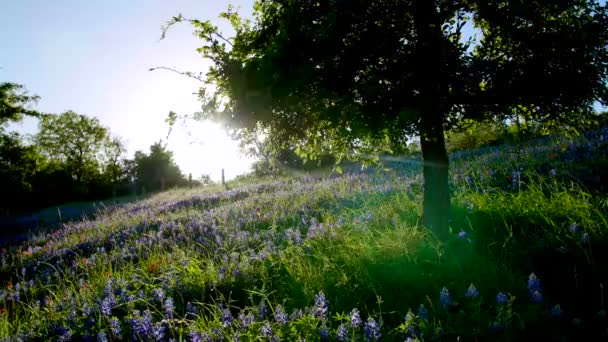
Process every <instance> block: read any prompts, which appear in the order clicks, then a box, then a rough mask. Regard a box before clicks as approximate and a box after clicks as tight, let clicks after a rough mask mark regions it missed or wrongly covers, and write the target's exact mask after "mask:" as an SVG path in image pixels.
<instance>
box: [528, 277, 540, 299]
mask: <svg viewBox="0 0 608 342" xmlns="http://www.w3.org/2000/svg"><path fill="white" fill-rule="evenodd" d="M528 291H530V294H532V293H534V292H535V291H540V279H538V277H537V276H536V274H534V273H530V276H529V277H528Z"/></svg>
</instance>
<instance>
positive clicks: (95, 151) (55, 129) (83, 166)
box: [34, 111, 109, 183]
mask: <svg viewBox="0 0 608 342" xmlns="http://www.w3.org/2000/svg"><path fill="white" fill-rule="evenodd" d="M108 137H109V134H108V129H107V128H105V127H103V126H102V125H101V123H100V122H99V120H97V119H96V118H91V117H87V116H85V115H81V114H77V113H75V112H73V111H67V112H65V113H62V114H60V115H49V116H46V117H44V118H42V120H41V121H40V123H39V131H38V133H37V134H36V135H35V137H34V140H35V142H36V143H37V144H38V146H40V149H41V150H42V152H43V153H44V154H45V155H46V156H47V157H49V158H52V159H57V160H59V161H61V162H62V163H65V164H66V166H67V167H68V169H69V171H70V172H71V174H72V176H73V177H74V179H75V180H76V182H77V183H81V182H82V181H83V177H87V176H92V175H94V174H96V173H98V172H99V171H100V152H101V151H102V149H103V146H104V143H105V142H106V141H107V140H108V139H109V138H108Z"/></svg>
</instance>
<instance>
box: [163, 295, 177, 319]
mask: <svg viewBox="0 0 608 342" xmlns="http://www.w3.org/2000/svg"><path fill="white" fill-rule="evenodd" d="M163 306H164V309H165V317H167V318H173V313H174V312H175V304H174V303H173V298H171V297H167V299H166V300H165V304H164V305H163Z"/></svg>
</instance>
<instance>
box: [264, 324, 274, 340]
mask: <svg viewBox="0 0 608 342" xmlns="http://www.w3.org/2000/svg"><path fill="white" fill-rule="evenodd" d="M261 332H262V336H264V337H272V336H273V335H274V334H273V332H272V327H271V326H270V323H268V322H264V325H262V329H261Z"/></svg>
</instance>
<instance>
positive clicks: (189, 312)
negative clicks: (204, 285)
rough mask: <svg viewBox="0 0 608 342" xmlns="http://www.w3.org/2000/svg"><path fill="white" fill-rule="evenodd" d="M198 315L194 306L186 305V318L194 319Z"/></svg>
mask: <svg viewBox="0 0 608 342" xmlns="http://www.w3.org/2000/svg"><path fill="white" fill-rule="evenodd" d="M199 313H200V312H199V310H198V308H197V307H196V306H194V305H192V303H190V302H188V303H186V318H191V319H196V317H197V316H198V315H199Z"/></svg>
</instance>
